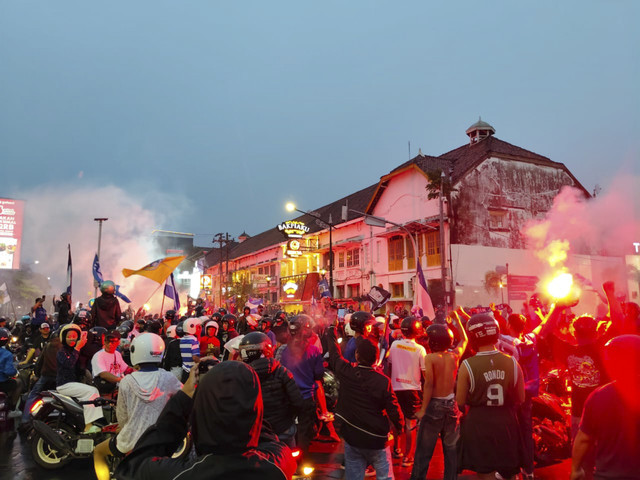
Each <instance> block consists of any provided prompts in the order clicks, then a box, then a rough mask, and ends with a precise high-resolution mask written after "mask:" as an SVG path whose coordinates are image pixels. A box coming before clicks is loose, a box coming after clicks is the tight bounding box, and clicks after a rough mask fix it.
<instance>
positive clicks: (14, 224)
mask: <svg viewBox="0 0 640 480" xmlns="http://www.w3.org/2000/svg"><path fill="white" fill-rule="evenodd" d="M23 213H24V202H23V201H22V200H12V199H11V198H0V268H5V269H13V270H18V269H19V268H20V249H21V248H22V218H23Z"/></svg>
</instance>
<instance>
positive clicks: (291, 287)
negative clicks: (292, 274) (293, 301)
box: [282, 282, 298, 298]
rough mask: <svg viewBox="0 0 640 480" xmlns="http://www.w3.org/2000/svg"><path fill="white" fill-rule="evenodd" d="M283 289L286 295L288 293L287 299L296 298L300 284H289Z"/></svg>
mask: <svg viewBox="0 0 640 480" xmlns="http://www.w3.org/2000/svg"><path fill="white" fill-rule="evenodd" d="M282 289H283V290H284V293H286V295H287V298H294V297H295V296H296V292H297V291H298V284H297V283H294V282H287V283H285V284H284V285H283V286H282Z"/></svg>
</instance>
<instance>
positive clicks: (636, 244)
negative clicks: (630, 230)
mask: <svg viewBox="0 0 640 480" xmlns="http://www.w3.org/2000/svg"><path fill="white" fill-rule="evenodd" d="M633 248H634V249H635V251H636V253H640V242H633Z"/></svg>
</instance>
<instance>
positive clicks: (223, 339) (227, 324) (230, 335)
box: [218, 313, 238, 356]
mask: <svg viewBox="0 0 640 480" xmlns="http://www.w3.org/2000/svg"><path fill="white" fill-rule="evenodd" d="M237 336H238V332H237V331H236V316H235V315H233V314H231V313H227V314H225V315H223V317H222V318H221V319H220V331H219V332H218V340H220V349H223V348H224V345H225V344H226V343H227V342H228V341H229V340H232V339H234V338H236V337H237ZM225 356H228V354H227V352H226V351H225Z"/></svg>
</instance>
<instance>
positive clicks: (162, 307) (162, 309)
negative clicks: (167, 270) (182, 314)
mask: <svg viewBox="0 0 640 480" xmlns="http://www.w3.org/2000/svg"><path fill="white" fill-rule="evenodd" d="M164 289H165V290H164V291H163V292H162V305H161V306H160V318H162V312H164V297H165V294H164V292H165V291H166V289H167V281H166V280H165V281H164Z"/></svg>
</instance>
